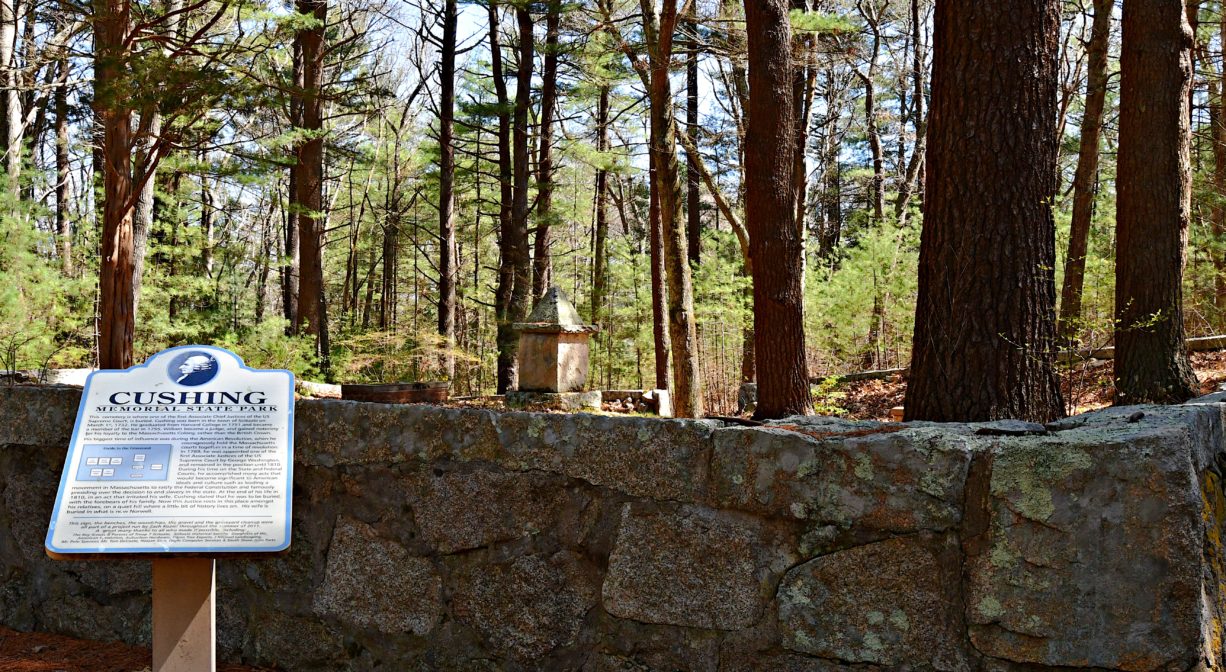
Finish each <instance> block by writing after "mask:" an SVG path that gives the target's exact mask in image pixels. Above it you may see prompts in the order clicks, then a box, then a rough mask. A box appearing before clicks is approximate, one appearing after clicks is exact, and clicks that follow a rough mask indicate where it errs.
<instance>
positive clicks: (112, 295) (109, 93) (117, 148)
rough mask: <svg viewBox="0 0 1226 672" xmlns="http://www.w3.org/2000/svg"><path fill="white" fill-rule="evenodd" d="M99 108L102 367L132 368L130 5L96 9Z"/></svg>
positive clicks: (103, 1) (104, 3)
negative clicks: (126, 73) (127, 71)
mask: <svg viewBox="0 0 1226 672" xmlns="http://www.w3.org/2000/svg"><path fill="white" fill-rule="evenodd" d="M93 19H94V92H95V95H94V105H95V109H96V112H97V114H98V117H99V120H100V121H101V125H102V147H101V154H102V162H103V206H102V259H101V260H100V268H99V283H98V284H99V293H100V296H99V310H98V312H99V315H98V320H99V342H98V366H99V367H101V368H103V369H126V368H128V367H129V366H132V363H133V354H132V341H133V337H134V334H135V331H136V320H135V314H134V313H133V307H134V303H135V300H136V297H135V293H134V288H133V284H132V278H133V272H134V259H133V247H132V110H131V108H129V107H128V105H127V91H126V90H125V89H126V87H125V85H124V69H125V64H126V62H127V57H128V55H129V51H128V50H129V46H128V25H129V22H130V21H131V6H130V5H129V0H100V1H99V2H96V3H95V4H94V15H93Z"/></svg>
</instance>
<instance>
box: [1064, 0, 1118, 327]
mask: <svg viewBox="0 0 1226 672" xmlns="http://www.w3.org/2000/svg"><path fill="white" fill-rule="evenodd" d="M1114 7H1115V2H1114V0H1094V24H1093V26H1092V27H1091V29H1090V44H1089V48H1088V56H1087V61H1088V62H1087V68H1088V72H1087V74H1086V102H1085V115H1084V116H1083V117H1082V121H1081V147H1080V149H1079V150H1078V156H1077V173H1076V175H1075V176H1074V177H1073V223H1072V226H1071V228H1070V231H1069V243H1068V253H1067V254H1066V256H1065V258H1064V286H1063V287H1062V289H1061V291H1060V323H1059V325H1058V327H1057V332H1058V334H1059V336H1060V338H1061V340H1069V339H1072V338H1074V337H1075V336H1076V335H1077V329H1078V327H1079V323H1080V322H1081V291H1082V287H1083V286H1084V284H1085V270H1086V251H1087V249H1088V244H1089V238H1090V224H1091V223H1092V221H1093V218H1094V196H1095V193H1096V192H1097V191H1098V189H1097V186H1098V145H1099V141H1100V138H1101V137H1102V130H1103V108H1104V106H1105V103H1106V100H1107V47H1108V44H1109V42H1110V40H1111V12H1112V9H1113V8H1114Z"/></svg>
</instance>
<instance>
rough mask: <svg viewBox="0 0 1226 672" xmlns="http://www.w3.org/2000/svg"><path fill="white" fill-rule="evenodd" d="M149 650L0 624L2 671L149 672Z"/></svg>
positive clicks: (242, 670)
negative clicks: (26, 630) (19, 630)
mask: <svg viewBox="0 0 1226 672" xmlns="http://www.w3.org/2000/svg"><path fill="white" fill-rule="evenodd" d="M152 664H153V653H152V652H151V651H150V650H149V649H145V648H141V647H139V646H128V645H127V644H124V643H122V642H93V641H89V640H84V639H74V638H72V637H64V636H62V635H49V634H46V633H41V632H17V631H16V630H10V629H8V628H5V627H3V626H0V670H3V671H4V672H149V670H150V669H151V667H152ZM217 672H272V671H271V670H269V669H268V668H261V667H248V666H246V665H226V664H219V665H218V666H217Z"/></svg>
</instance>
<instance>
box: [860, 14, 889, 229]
mask: <svg viewBox="0 0 1226 672" xmlns="http://www.w3.org/2000/svg"><path fill="white" fill-rule="evenodd" d="M860 13H861V16H863V17H864V20H865V21H866V22H867V23H868V26H869V30H870V32H871V33H872V42H871V44H872V46H871V47H870V48H869V60H868V72H867V73H862V72H860V71H858V70H857V71H856V74H857V75H858V76H859V77H860V80H861V81H862V82H863V83H864V124H865V129H866V133H867V134H868V146H869V150H870V151H871V152H872V158H873V179H872V188H871V189H870V190H869V199H870V200H869V205H870V206H871V207H872V210H873V219H874V220H876V221H878V222H880V221H881V220H882V219H883V218H884V217H885V156H884V153H883V152H882V149H881V132H880V131H879V130H878V129H877V87H876V81H875V80H876V77H877V54H878V53H879V52H880V51H881V29H880V23H879V19H878V16H877V11H876V8H875V7H874V8H871V9H866V8H865V7H864V3H862V2H861V3H860Z"/></svg>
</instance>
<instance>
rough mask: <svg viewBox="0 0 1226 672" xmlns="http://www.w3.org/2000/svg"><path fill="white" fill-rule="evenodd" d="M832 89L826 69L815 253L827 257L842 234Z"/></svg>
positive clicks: (836, 99)
mask: <svg viewBox="0 0 1226 672" xmlns="http://www.w3.org/2000/svg"><path fill="white" fill-rule="evenodd" d="M840 93H841V92H840V91H839V90H837V89H836V83H835V78H834V71H833V70H831V69H827V70H826V92H825V98H826V112H825V119H824V120H823V124H822V138H821V162H822V179H821V190H822V192H821V206H822V230H821V239H820V240H819V241H818V256H820V257H821V258H822V259H828V258H830V257H831V256H832V255H833V254H834V251H835V248H837V247H838V245H839V239H840V238H841V237H842V233H843V195H842V193H841V191H842V189H841V184H840V181H841V177H840V166H839V142H838V138H837V137H836V136H837V133H838V126H839V107H840V104H841V102H842V100H841V98H842V96H841V95H840Z"/></svg>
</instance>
